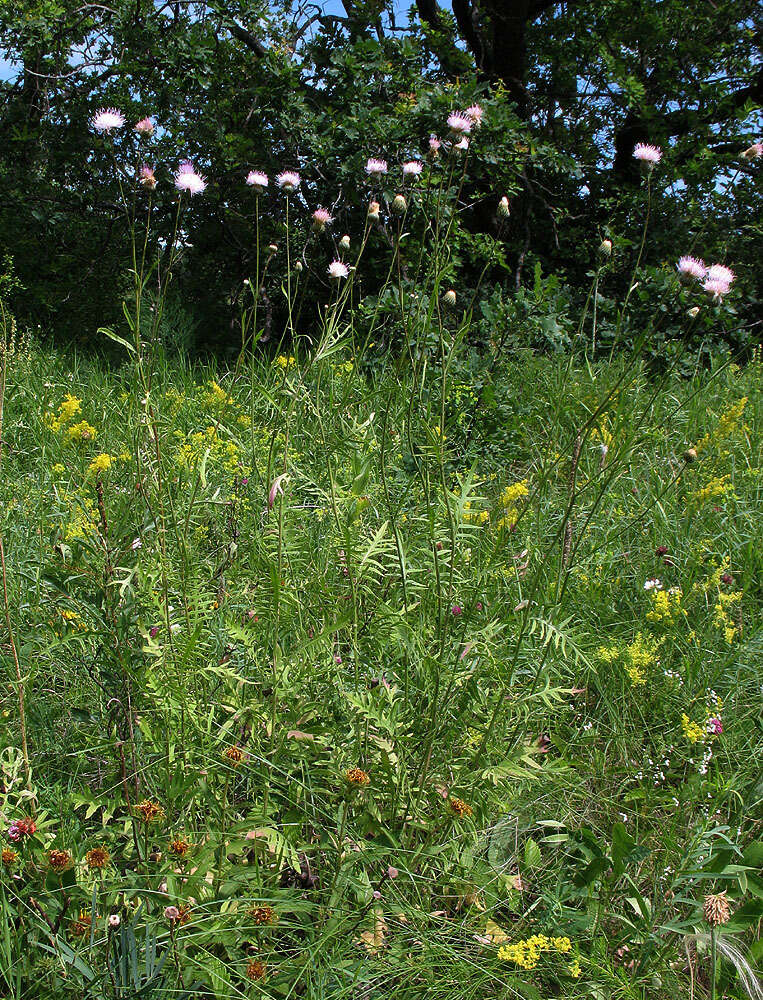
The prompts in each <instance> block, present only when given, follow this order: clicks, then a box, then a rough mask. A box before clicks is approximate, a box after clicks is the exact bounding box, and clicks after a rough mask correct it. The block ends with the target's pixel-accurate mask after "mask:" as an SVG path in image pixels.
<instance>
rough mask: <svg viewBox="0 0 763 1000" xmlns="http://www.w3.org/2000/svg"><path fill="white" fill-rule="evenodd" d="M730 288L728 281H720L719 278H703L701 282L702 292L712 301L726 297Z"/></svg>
mask: <svg viewBox="0 0 763 1000" xmlns="http://www.w3.org/2000/svg"><path fill="white" fill-rule="evenodd" d="M730 287H731V286H730V285H729V283H728V281H721V280H720V278H705V280H704V281H703V282H702V288H703V290H704V291H706V292H707V293H708V295H712V296H713V298H714V299H722V298H723V296H724V295H728V293H729V289H730Z"/></svg>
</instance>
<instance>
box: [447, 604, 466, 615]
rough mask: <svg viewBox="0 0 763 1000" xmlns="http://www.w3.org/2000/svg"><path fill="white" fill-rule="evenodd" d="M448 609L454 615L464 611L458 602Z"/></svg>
mask: <svg viewBox="0 0 763 1000" xmlns="http://www.w3.org/2000/svg"><path fill="white" fill-rule="evenodd" d="M450 610H451V612H452V613H453V614H454V615H455V616H456V617H458V616H459V615H462V614H463V613H464V612H463V608H462V607H461V605H460V604H454V605H453V607H452V608H451V609H450Z"/></svg>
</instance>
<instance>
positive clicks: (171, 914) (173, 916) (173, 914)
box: [164, 906, 180, 923]
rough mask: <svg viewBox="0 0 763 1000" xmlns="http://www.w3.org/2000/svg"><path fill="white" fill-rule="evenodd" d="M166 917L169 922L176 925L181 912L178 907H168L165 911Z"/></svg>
mask: <svg viewBox="0 0 763 1000" xmlns="http://www.w3.org/2000/svg"><path fill="white" fill-rule="evenodd" d="M164 916H165V918H166V919H167V920H169V921H171V922H172V923H174V922H175V921H176V920H177V919H178V917H179V916H180V910H179V909H178V908H177V906H168V907H166V908H165V910H164Z"/></svg>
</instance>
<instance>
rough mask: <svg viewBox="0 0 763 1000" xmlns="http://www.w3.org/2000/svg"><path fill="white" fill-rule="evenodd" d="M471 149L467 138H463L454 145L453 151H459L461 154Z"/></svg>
mask: <svg viewBox="0 0 763 1000" xmlns="http://www.w3.org/2000/svg"><path fill="white" fill-rule="evenodd" d="M468 148H469V140H468V139H467V138H466V136H463V137H462V138H461V139H459V140H458V142H454V143H453V149H458V150H460V151H461V152H465V151H466V150H467V149H468Z"/></svg>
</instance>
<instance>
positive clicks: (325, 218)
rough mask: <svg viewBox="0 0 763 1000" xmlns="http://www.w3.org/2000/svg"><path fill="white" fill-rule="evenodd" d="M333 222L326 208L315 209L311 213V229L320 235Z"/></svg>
mask: <svg viewBox="0 0 763 1000" xmlns="http://www.w3.org/2000/svg"><path fill="white" fill-rule="evenodd" d="M333 221H334V216H333V215H332V214H331V213H330V212H329V211H328V209H326V208H316V210H315V211H314V212H313V229H314V230H315V231H316V232H318V233H322V232H323V230H324V229H325V228H326V226H330V225H331V223H332V222H333Z"/></svg>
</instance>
